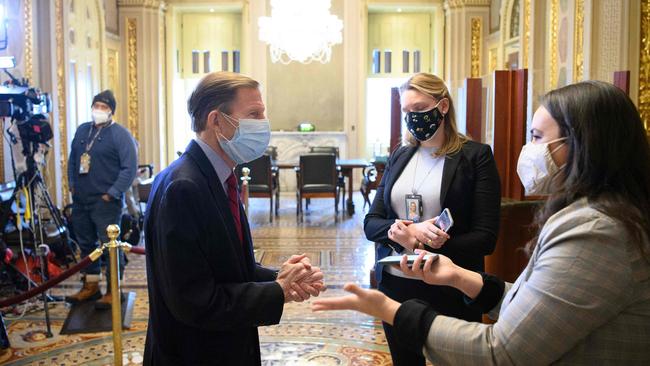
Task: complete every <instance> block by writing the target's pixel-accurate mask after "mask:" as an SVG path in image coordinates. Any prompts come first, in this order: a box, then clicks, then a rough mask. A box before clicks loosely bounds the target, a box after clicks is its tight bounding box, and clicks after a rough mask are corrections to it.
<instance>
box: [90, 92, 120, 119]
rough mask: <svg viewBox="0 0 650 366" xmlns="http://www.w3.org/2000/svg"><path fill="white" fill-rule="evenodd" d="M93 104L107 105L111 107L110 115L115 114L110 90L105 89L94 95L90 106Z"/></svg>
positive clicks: (113, 98)
mask: <svg viewBox="0 0 650 366" xmlns="http://www.w3.org/2000/svg"><path fill="white" fill-rule="evenodd" d="M95 102H102V103H105V104H107V105H108V106H109V107H111V113H113V114H115V95H113V91H112V90H110V89H106V90H104V91H103V92H101V93H99V94H97V95H95V97H94V98H93V104H91V106H92V105H94V104H95Z"/></svg>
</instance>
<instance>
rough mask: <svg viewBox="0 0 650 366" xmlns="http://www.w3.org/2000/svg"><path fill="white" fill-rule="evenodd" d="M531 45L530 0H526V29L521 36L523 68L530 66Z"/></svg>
mask: <svg viewBox="0 0 650 366" xmlns="http://www.w3.org/2000/svg"><path fill="white" fill-rule="evenodd" d="M529 45H530V0H524V31H523V33H522V38H521V48H522V68H523V69H527V68H528V47H529Z"/></svg>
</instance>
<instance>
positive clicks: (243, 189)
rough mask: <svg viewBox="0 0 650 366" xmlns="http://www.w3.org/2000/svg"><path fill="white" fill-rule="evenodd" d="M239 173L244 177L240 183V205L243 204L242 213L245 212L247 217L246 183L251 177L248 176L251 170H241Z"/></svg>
mask: <svg viewBox="0 0 650 366" xmlns="http://www.w3.org/2000/svg"><path fill="white" fill-rule="evenodd" d="M241 173H242V174H243V175H244V176H243V177H241V180H242V183H241V195H242V203H243V204H244V211H246V215H248V194H249V192H248V181H249V180H251V177H249V176H248V175H249V174H250V173H251V170H250V169H249V168H246V167H244V168H242V170H241Z"/></svg>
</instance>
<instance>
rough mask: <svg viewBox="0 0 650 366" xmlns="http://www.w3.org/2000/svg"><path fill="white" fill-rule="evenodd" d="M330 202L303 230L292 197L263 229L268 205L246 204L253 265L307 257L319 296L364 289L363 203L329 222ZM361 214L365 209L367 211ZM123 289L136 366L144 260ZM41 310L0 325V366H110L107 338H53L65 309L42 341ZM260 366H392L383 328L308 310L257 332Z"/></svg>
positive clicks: (319, 203)
mask: <svg viewBox="0 0 650 366" xmlns="http://www.w3.org/2000/svg"><path fill="white" fill-rule="evenodd" d="M332 201H333V200H331V199H313V200H312V202H311V205H310V207H309V210H307V211H306V212H305V217H304V222H303V223H298V221H297V220H296V214H295V212H296V202H295V195H293V194H287V195H283V196H282V199H281V203H280V213H279V217H276V219H275V220H274V222H273V223H270V222H269V215H268V200H266V199H251V208H250V215H249V216H250V221H251V223H252V232H253V237H254V244H255V247H256V249H257V251H256V256H257V259H258V261H260V262H261V263H263V264H264V265H267V266H278V265H279V264H281V263H282V262H283V261H284V260H286V258H288V257H289V256H290V255H292V254H298V253H307V254H308V255H309V257H310V258H311V259H312V262H313V263H318V264H320V267H321V268H322V270H323V272H324V274H325V281H326V283H327V284H328V287H329V290H328V291H327V292H325V293H324V294H323V295H321V296H334V295H339V294H341V293H342V292H343V290H342V289H341V288H342V286H343V284H344V283H346V282H356V283H359V284H362V285H364V286H366V287H367V286H368V285H369V275H368V274H369V271H370V269H371V267H372V265H373V260H374V249H373V244H372V243H371V242H369V241H367V240H366V239H365V236H364V235H363V217H364V215H365V211H364V210H363V209H362V207H363V201H362V199H361V196H360V195H359V194H358V193H357V194H356V195H355V203H356V213H355V215H354V216H348V215H347V214H343V213H339V216H338V222H335V220H334V219H335V216H334V207H333V202H332ZM366 211H367V207H366ZM129 258H130V262H129V265H128V267H127V269H126V272H125V276H126V279H125V281H124V282H123V285H124V287H125V288H126V289H127V290H128V291H133V292H135V293H136V295H137V297H136V304H135V310H134V314H133V322H132V324H131V328H130V329H129V330H127V331H126V332H125V333H124V342H123V344H124V345H123V347H124V357H123V360H124V364H125V365H139V364H141V363H142V353H143V349H144V340H145V334H146V328H147V314H148V299H147V289H146V274H145V263H144V258H143V257H142V256H138V255H134V254H129ZM79 286H80V282H79V279H78V278H74V277H73V278H72V279H70V280H68V281H66V282H64V283H63V284H62V285H60V286H58V287H57V288H56V289H55V290H53V294H55V295H61V294H70V293H73V292H75V290H76V289H78V288H79ZM39 307H40V308H41V309H42V305H41V304H39V303H38V302H36V303H34V304H32V305H29V306H28V308H27V311H26V313H25V314H24V316H22V317H19V316H20V315H21V313H22V311H23V307H22V306H21V307H19V308H18V309H16V310H17V314H15V316H14V317H13V318H12V319H9V318H5V321H6V324H7V328H8V331H9V337H10V341H11V345H12V347H11V348H10V349H9V350H7V351H6V352H5V353H3V354H2V353H0V364H2V365H110V364H112V359H113V355H112V352H113V351H112V340H111V334H110V333H92V334H80V335H68V336H65V335H59V331H60V329H61V326H62V324H63V322H64V320H65V317H66V315H67V313H68V307H67V306H66V305H65V304H63V303H58V304H55V305H54V306H53V307H52V308H51V311H50V314H51V318H52V326H53V333H54V337H52V338H46V337H45V333H44V329H45V322H44V315H43V311H42V310H39ZM260 338H261V347H262V364H263V365H267V366H271V365H390V364H391V360H390V355H389V353H388V347H387V345H386V340H385V338H384V334H383V330H382V328H381V323H380V322H378V321H377V320H376V319H374V318H371V317H368V316H365V315H361V314H357V313H352V312H331V313H312V312H311V310H310V303H309V301H307V302H306V303H292V304H288V305H287V306H286V307H285V310H284V313H283V316H282V320H281V322H280V324H279V325H276V326H270V327H262V328H260Z"/></svg>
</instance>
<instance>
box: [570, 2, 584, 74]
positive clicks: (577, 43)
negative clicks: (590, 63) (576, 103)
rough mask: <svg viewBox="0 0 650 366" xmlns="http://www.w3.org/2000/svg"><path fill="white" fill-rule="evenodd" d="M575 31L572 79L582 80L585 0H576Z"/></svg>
mask: <svg viewBox="0 0 650 366" xmlns="http://www.w3.org/2000/svg"><path fill="white" fill-rule="evenodd" d="M574 24H575V31H574V32H573V34H574V39H573V50H574V61H573V81H575V82H578V81H580V80H582V76H583V74H584V48H583V47H584V29H585V28H584V25H585V0H576V13H575V22H574Z"/></svg>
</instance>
